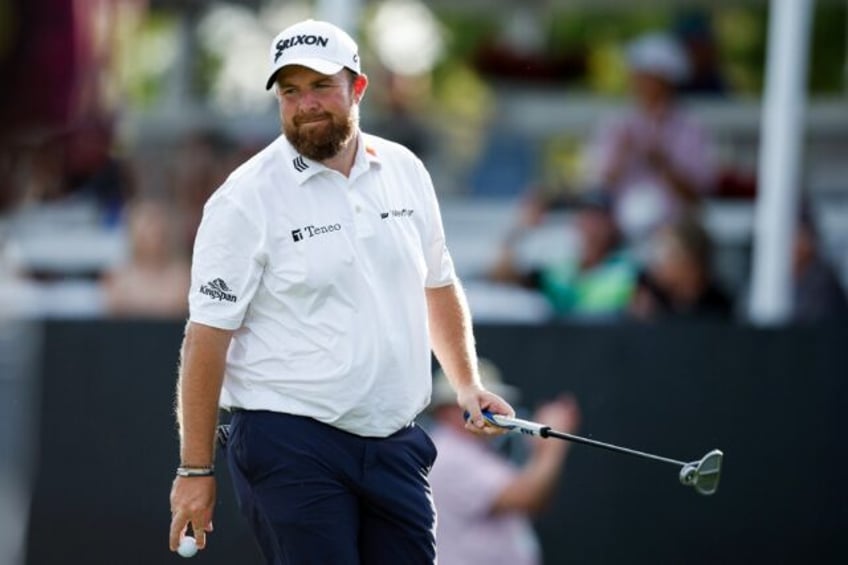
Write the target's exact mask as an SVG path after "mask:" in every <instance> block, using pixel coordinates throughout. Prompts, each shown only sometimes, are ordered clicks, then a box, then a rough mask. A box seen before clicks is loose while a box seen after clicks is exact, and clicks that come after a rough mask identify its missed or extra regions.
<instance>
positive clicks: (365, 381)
mask: <svg viewBox="0 0 848 565" xmlns="http://www.w3.org/2000/svg"><path fill="white" fill-rule="evenodd" d="M270 59H271V67H270V72H269V78H268V83H267V88H269V89H270V88H274V90H275V92H276V95H277V99H278V102H279V110H280V119H281V121H282V126H283V133H284V135H282V136H280V137H279V138H277V139H276V140H275V141H273V142H272V143H271V144H270V145H269V146H267V147H266V148H265V149H263V150H262V151H260V152H259V153H258V154H257V155H256V156H254V157H253V158H251V159H250V160H249V161H247V162H246V163H245V164H243V165H242V166H241V167H239V168H238V169H237V170H236V171H235V172H234V173H233V174H232V175H231V176H230V177H229V178H228V179H227V181H226V182H225V183H224V184H223V185H222V186H221V187H220V188H219V189H218V190H217V191H216V192H215V194H214V195H213V196H212V197H211V198H210V199H209V201H208V202H207V203H206V206H205V208H204V213H203V220H202V222H201V226H200V228H199V230H198V233H197V238H196V241H195V247H194V255H193V264H192V286H191V291H190V294H189V302H190V320H189V323H188V325H187V327H186V332H185V339H184V342H183V346H182V355H181V357H182V358H181V364H180V365H181V366H180V374H179V383H178V386H177V416H178V423H179V428H180V466H179V468H178V469H177V477H176V479H175V480H174V484H173V488H172V491H171V512H172V522H171V530H170V547H171V549H172V550H175V549H176V548H177V546H178V545H179V541H180V539H181V536H182V535H184V534H185V532H186V528H187V526H188V525H191V527H192V530H193V531H194V532H195V535H196V537H197V545H198V547H200V548H203V547H205V545H206V534H207V533H208V532H211V531H212V513H213V509H214V506H215V488H216V483H215V477H214V469H213V459H214V435H215V426H216V423H217V416H218V408H219V406H220V407H222V408H224V409H227V410H229V411H231V412H232V420H231V423H232V429H231V436H230V440H229V444H228V447H227V450H226V451H227V458H228V463H229V466H230V471H231V474H232V476H233V480H234V484H235V490H236V494H237V497H238V500H239V504H240V507H241V510H242V512H243V514H244V515H245V517H246V518H247V519H248V521H249V522H250V525H251V527H252V530H253V532H254V533H255V536H256V539H257V541H258V542H259V545H260V547H261V549H262V552H263V554H264V557H265V560H266V562H268V563H274V564H282V563H293V564H297V565H304V564H309V563H316V564H318V563H320V564H326V563H333V564H356V563H410V564H417V563H434V562H435V559H436V543H435V534H434V532H435V513H434V508H433V501H432V497H431V494H430V487H429V485H428V479H427V474H428V472H429V470H430V468H431V466H432V464H433V461H434V459H435V457H436V449H435V447H434V446H433V443H432V442H431V441H430V439H429V437H428V436H427V435H426V434H425V432H424V431H422V430H421V429H420V428H419V427H417V426H416V425H415V424H414V423H413V420H414V419H415V417H416V415H418V414H419V412H421V411H422V410H423V409H424V408H425V407H426V406H427V404H428V402H429V398H430V391H431V384H432V383H431V377H430V375H431V371H430V354H431V350H432V351H433V352H434V353H435V355H436V357H437V358H438V360H439V363H440V365H441V366H442V367H443V369H444V370H445V372H446V374H447V376H448V378H449V380H450V383H451V385H452V386H453V387H454V390H455V392H456V398H457V403H458V404H459V406H460V407H462V408H463V409H465V410H467V411H468V412H469V413H470V414H471V418H470V420H469V424H468V427H469V428H470V429H472V430H473V431H476V432H479V433H498V432H497V430H496V429H495V428H492V427H488V426H485V425H484V423H483V420H482V417H481V414H480V411H481V409H488V410H491V411H493V412H495V413H502V414H509V415H511V414H513V410H512V408H511V407H510V405H509V404H508V403H507V402H505V401H504V400H503V399H502V398H500V397H499V396H497V395H495V394H493V393H491V392H488V391H487V390H485V388H484V387H483V386H482V385H481V382H480V378H479V375H478V373H477V368H476V367H477V359H476V353H475V351H474V340H473V336H472V330H471V321H470V319H469V314H468V308H467V304H466V300H465V297H464V294H463V292H462V289H461V287H460V285H459V282H458V280H457V278H456V274H455V272H454V268H453V262H452V260H451V257H450V255H449V253H448V251H447V248H446V246H445V236H444V232H443V229H442V222H441V218H440V213H439V206H438V203H437V201H436V196H435V193H434V190H433V186H432V182H431V180H430V176H429V174H428V173H427V171H426V170H425V168H424V166H423V165H422V163H421V161H420V160H419V159H417V158H416V157H415V156H414V155H413V154H411V153H410V152H409V151H408V150H406V149H405V148H404V147H401V146H400V145H397V144H395V143H392V142H390V141H387V140H384V139H380V138H378V137H375V136H372V135H367V134H364V133H363V132H361V131H360V130H359V121H358V117H359V104H360V102H361V100H362V97H363V95H364V94H365V90H366V88H367V86H368V79H367V77H366V76H365V75H364V74H362V73H361V71H360V61H359V55H358V52H357V46H356V44H355V43H354V41H353V40H352V39H351V38H350V37H349V36H348V35H347V34H346V33H345V32H343V31H342V30H341V29H339V28H337V27H335V26H333V25H331V24H329V23H325V22H320V21H314V20H307V21H303V22H300V23H298V24H295V25H293V26H291V27H289V28H287V29H286V30H284V31H283V32H281V33H280V34H279V35H278V36H277V37H276V38H275V39H274V41H273V42H272V44H271V50H270Z"/></svg>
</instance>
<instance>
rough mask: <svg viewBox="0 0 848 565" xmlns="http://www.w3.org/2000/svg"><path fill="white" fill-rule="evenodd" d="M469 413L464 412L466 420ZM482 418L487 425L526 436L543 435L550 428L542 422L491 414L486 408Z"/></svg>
mask: <svg viewBox="0 0 848 565" xmlns="http://www.w3.org/2000/svg"><path fill="white" fill-rule="evenodd" d="M469 415H470V414H468V412H466V413H465V419H466V420H467V419H468V417H469ZM483 419H484V420H486V422H487V423H488V424H489V425H492V426H496V427H498V428H504V429H507V430H509V431H511V432H516V433H520V434H524V435H528V436H537V437H545V436H546V434H545V432H546V431H547V430H549V429H550V427H549V426H544V425H542V424H539V423H536V422H531V421H529V420H521V419H519V418H510V417H509V416H504V415H503V414H492V413H491V412H489V411H488V410H483Z"/></svg>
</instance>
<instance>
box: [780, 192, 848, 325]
mask: <svg viewBox="0 0 848 565" xmlns="http://www.w3.org/2000/svg"><path fill="white" fill-rule="evenodd" d="M792 275H793V293H792V319H793V321H795V322H799V323H817V322H836V321H842V322H845V321H848V299H846V296H845V290H844V289H843V288H842V285H841V284H840V282H839V277H838V276H837V275H836V272H835V271H834V269H833V267H832V265H830V263H828V261H827V260H826V259H825V258H824V257H823V256H822V252H821V244H820V242H819V235H818V230H817V229H816V225H815V222H814V221H813V217H812V213H811V212H810V211H809V210H806V209H805V210H804V211H803V212H802V214H801V217H800V219H799V221H798V225H797V227H796V230H795V241H794V245H793V249H792Z"/></svg>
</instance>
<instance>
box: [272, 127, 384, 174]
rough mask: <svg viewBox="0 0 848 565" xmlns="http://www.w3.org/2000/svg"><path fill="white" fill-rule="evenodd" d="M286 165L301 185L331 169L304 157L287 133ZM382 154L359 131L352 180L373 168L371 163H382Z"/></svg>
mask: <svg viewBox="0 0 848 565" xmlns="http://www.w3.org/2000/svg"><path fill="white" fill-rule="evenodd" d="M280 137H281V140H282V146H283V154H284V159H285V166H286V167H288V168H289V171H291V174H292V175H293V176H294V177H295V179H296V180H297V183H298V184H299V185H303V184H304V183H305V182H306V181H308V180H309V179H311V178H312V177H313V176H315V175H317V174H318V173H321V172H324V171H329V170H330V169H329V168H327V167H326V166H324V165H323V164H322V163H320V162H318V161H313V160H312V159H309V158H307V157H304V156H303V155H301V154H300V153H298V152H297V150H296V149H295V148H294V147H293V146H292V144H291V143H290V142H289V140H288V139H287V138H286V136H285V135H281V136H280ZM380 163H381V161H380V155H379V154H378V153H377V150H376V149H375V148H374V146H373V144H371V143H370V141H369V140H368V139H367V137H366V136H365V135H364V134H363V133H362V132H359V133H358V134H357V143H356V155H355V156H354V158H353V167H352V168H351V170H350V177H349V178H350V180H354V179H355V178H356V177H358V176H359V175H361V174H363V173H365V172H366V171H368V170H369V169H370V168H371V165H380Z"/></svg>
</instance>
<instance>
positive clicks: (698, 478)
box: [465, 410, 724, 496]
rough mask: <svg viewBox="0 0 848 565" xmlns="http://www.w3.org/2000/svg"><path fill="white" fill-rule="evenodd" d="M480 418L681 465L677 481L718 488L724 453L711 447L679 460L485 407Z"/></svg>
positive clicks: (708, 490)
mask: <svg viewBox="0 0 848 565" xmlns="http://www.w3.org/2000/svg"><path fill="white" fill-rule="evenodd" d="M465 418H466V419H468V413H467V412H466V414H465ZM483 418H485V420H486V422H487V423H489V424H490V425H493V426H497V427H499V428H504V429H507V430H509V431H510V432H515V433H520V434H524V435H529V436H537V437H542V438H551V437H553V438H557V439H563V440H566V441H571V442H574V443H582V444H584V445H591V446H594V447H600V448H602V449H607V450H609V451H616V452H618V453H624V454H626V455H634V456H636V457H642V458H644V459H653V460H654V461H659V462H661V463H668V464H670V465H675V466H677V467H680V474H679V478H680V482H681V483H682V484H684V485H686V486H691V487H693V488H694V489H695V490H696V491H697V492H698V493H699V494H703V495H707V496H708V495H711V494H714V493H715V492H716V490H717V489H718V479H719V475H720V473H721V460H722V458H723V457H724V454H723V453H722V452H721V451H720V450H718V449H714V450H712V451H710V452H709V453H707V454H706V455H704V456H703V457H702V458H700V459H698V460H697V461H690V462H688V463H687V462H685V461H678V460H677V459H670V458H668V457H662V456H659V455H654V454H652V453H645V452H644V451H637V450H635V449H629V448H627V447H621V446H618V445H613V444H610V443H604V442H602V441H597V440H594V439H588V438H585V437H581V436H576V435H573V434H568V433H565V432H559V431H556V430H553V429H551V428H550V426H545V425H544V424H539V423H537V422H531V421H528V420H521V419H519V418H510V417H508V416H503V415H501V414H492V413H491V412H489V411H487V410H484V411H483Z"/></svg>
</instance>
